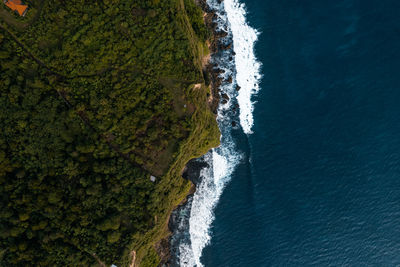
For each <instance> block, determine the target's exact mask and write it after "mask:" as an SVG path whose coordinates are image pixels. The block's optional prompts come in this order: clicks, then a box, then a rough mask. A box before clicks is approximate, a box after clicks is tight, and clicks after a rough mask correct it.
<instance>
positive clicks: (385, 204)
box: [174, 0, 400, 267]
mask: <svg viewBox="0 0 400 267" xmlns="http://www.w3.org/2000/svg"><path fill="white" fill-rule="evenodd" d="M208 2H209V4H210V5H211V6H213V7H214V8H215V9H216V10H217V11H218V13H219V16H220V19H219V22H218V23H219V25H221V26H220V27H221V28H224V27H225V29H228V30H229V35H228V36H227V40H226V41H227V42H233V50H234V52H235V53H234V56H235V59H234V63H232V62H230V61H227V60H226V58H227V57H229V52H224V53H227V54H223V53H222V54H219V55H217V56H216V57H215V58H214V59H213V60H214V61H215V62H217V63H218V64H219V65H220V66H222V67H223V68H224V69H225V70H226V71H225V73H224V74H223V75H225V76H229V75H233V76H234V79H233V84H227V83H225V84H223V86H222V90H223V91H224V92H226V93H227V94H228V95H229V97H230V101H229V102H228V103H227V104H225V105H221V106H220V110H219V112H218V123H219V125H220V128H221V132H222V139H221V147H220V148H217V149H214V150H213V151H211V152H209V153H208V154H207V155H206V156H205V157H204V158H203V159H202V161H203V162H206V163H207V166H208V167H205V168H203V169H202V170H201V171H200V176H201V179H200V181H199V182H198V184H197V191H196V193H195V194H194V196H193V197H192V198H191V199H190V200H189V201H188V203H189V205H187V206H188V207H187V209H186V213H185V211H180V212H181V213H182V214H183V215H182V216H183V217H185V218H186V221H185V220H184V221H185V222H184V223H182V229H186V230H184V231H183V232H184V233H183V232H182V233H183V234H182V233H181V235H175V236H176V237H177V238H176V239H175V243H174V247H175V249H174V253H175V255H176V256H177V260H176V264H175V265H176V266H197V267H200V266H206V267H214V266H215V267H224V266H227V267H231V266H249V267H252V266H285V267H286V266H400V53H399V48H400V16H399V14H400V2H399V1H394V0H380V1H372V0H364V1H361V0H359V1H356V0H337V1H315V0H314V1H311V0H302V1H298V0H280V1H271V0H264V1H261V0H257V1H256V0H246V1H243V0H240V1H239V0H224V1H222V2H221V3H220V4H219V3H218V0H209V1H208ZM243 4H244V5H243ZM254 45H255V46H254ZM236 85H239V86H240V90H239V92H237V91H236V90H235V86H236ZM236 105H239V112H237V111H236V110H235V109H234V107H235V106H236ZM232 121H236V122H238V126H235V127H232ZM178 236H179V237H178ZM178 239H179V240H178Z"/></svg>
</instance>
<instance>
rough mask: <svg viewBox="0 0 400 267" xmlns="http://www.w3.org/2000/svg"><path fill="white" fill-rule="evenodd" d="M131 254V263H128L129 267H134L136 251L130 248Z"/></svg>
mask: <svg viewBox="0 0 400 267" xmlns="http://www.w3.org/2000/svg"><path fill="white" fill-rule="evenodd" d="M131 256H132V261H131V264H129V267H135V265H136V264H135V261H136V251H134V250H132V251H131Z"/></svg>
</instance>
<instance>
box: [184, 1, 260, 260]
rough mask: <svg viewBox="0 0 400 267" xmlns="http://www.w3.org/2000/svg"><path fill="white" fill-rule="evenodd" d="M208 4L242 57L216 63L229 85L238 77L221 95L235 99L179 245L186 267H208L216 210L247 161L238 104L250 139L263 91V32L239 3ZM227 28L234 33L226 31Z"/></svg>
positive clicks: (222, 117) (221, 120)
mask: <svg viewBox="0 0 400 267" xmlns="http://www.w3.org/2000/svg"><path fill="white" fill-rule="evenodd" d="M208 4H209V5H210V6H211V7H212V8H213V9H214V10H216V13H217V14H218V16H219V18H220V19H219V20H218V29H219V30H228V37H227V38H228V39H229V38H230V39H231V40H233V49H234V51H235V53H236V55H235V65H233V64H232V63H231V62H230V61H229V60H228V58H229V55H228V56H227V57H225V56H224V55H223V56H222V58H220V59H214V60H215V61H216V63H218V65H219V68H222V69H224V73H223V74H221V75H222V77H223V78H224V79H225V80H226V79H227V78H228V77H232V78H233V83H232V84H231V83H224V84H223V85H222V87H221V91H223V92H224V93H226V94H227V95H228V96H229V99H230V100H229V101H228V102H227V103H226V104H223V105H220V106H219V109H218V117H217V121H218V124H219V126H220V130H221V145H220V147H218V148H215V149H212V150H211V151H210V152H209V153H207V154H206V155H205V156H204V160H205V161H206V162H207V163H208V165H209V167H208V168H205V169H203V170H201V173H200V176H201V182H200V183H199V184H198V185H197V188H196V192H195V194H194V196H193V200H192V206H191V211H190V218H189V235H190V242H187V241H183V242H182V243H180V245H179V265H180V266H182V267H195V266H196V267H202V266H203V264H202V263H201V261H200V259H201V255H202V251H203V249H204V247H205V246H207V245H208V244H209V242H210V240H211V233H210V226H211V224H212V222H213V220H214V208H215V206H216V205H217V203H218V201H219V198H220V196H221V194H222V192H223V189H224V187H225V186H226V184H227V183H228V182H229V181H230V179H231V175H232V172H233V171H234V169H235V167H236V166H237V165H238V163H239V162H240V160H241V158H242V155H241V154H240V153H239V152H238V149H237V148H236V145H235V142H234V140H233V138H232V135H231V122H232V108H233V105H234V104H233V102H232V101H235V99H236V100H237V102H238V104H239V106H240V114H239V120H240V124H241V126H242V129H243V131H244V132H245V133H246V134H250V133H251V127H252V125H253V116H252V112H253V102H252V99H251V97H252V95H254V94H255V93H257V91H258V90H259V87H258V83H259V80H260V78H261V74H260V73H259V71H260V66H261V64H260V63H259V62H258V61H257V60H256V58H255V55H254V51H253V48H254V42H255V41H256V40H257V35H258V32H257V31H256V30H254V29H253V28H251V27H250V26H248V25H247V23H246V19H245V14H246V12H245V9H244V5H242V4H240V3H239V1H238V0H224V1H223V2H222V3H218V0H208ZM224 10H225V12H224ZM227 25H229V27H230V28H229V27H228V29H226V26H227ZM222 53H225V52H222ZM236 84H238V85H239V86H240V87H241V89H240V91H239V93H238V92H237V91H236V90H235V85H236Z"/></svg>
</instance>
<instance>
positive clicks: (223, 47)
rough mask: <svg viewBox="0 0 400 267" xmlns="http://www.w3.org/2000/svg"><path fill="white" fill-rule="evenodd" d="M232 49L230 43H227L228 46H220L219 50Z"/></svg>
mask: <svg viewBox="0 0 400 267" xmlns="http://www.w3.org/2000/svg"><path fill="white" fill-rule="evenodd" d="M231 48H232V43H229V44H227V45H225V44H221V45H220V49H221V50H229V49H231Z"/></svg>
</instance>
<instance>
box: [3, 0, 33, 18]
mask: <svg viewBox="0 0 400 267" xmlns="http://www.w3.org/2000/svg"><path fill="white" fill-rule="evenodd" d="M3 1H4V4H5V5H6V6H8V7H9V8H10V9H11V10H13V11H15V12H16V13H18V15H20V16H22V17H23V16H25V14H26V12H27V11H28V6H27V5H24V4H23V3H22V1H21V0H3Z"/></svg>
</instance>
